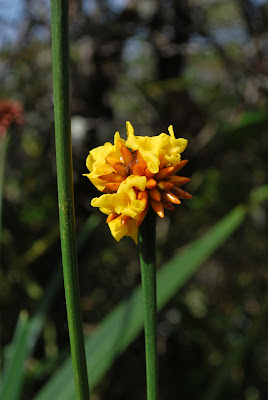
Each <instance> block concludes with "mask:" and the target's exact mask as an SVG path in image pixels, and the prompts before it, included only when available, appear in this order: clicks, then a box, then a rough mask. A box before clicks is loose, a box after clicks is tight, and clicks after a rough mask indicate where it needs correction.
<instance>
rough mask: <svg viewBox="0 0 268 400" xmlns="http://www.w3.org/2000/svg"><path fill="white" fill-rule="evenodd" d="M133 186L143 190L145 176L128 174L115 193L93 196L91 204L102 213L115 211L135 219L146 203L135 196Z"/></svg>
mask: <svg viewBox="0 0 268 400" xmlns="http://www.w3.org/2000/svg"><path fill="white" fill-rule="evenodd" d="M134 186H135V187H137V188H138V189H140V190H141V191H143V190H144V189H145V186H146V177H145V176H137V175H130V176H128V177H127V179H126V180H125V181H124V182H122V183H121V185H120V187H119V189H118V191H117V193H112V194H103V195H102V196H100V197H95V198H94V199H92V201H91V205H92V206H93V207H99V209H100V211H101V212H103V213H104V214H110V213H112V212H115V213H117V214H124V215H128V216H129V217H131V218H134V219H137V218H138V216H139V214H140V213H141V212H142V211H143V210H144V208H145V206H146V204H145V202H144V201H143V200H139V199H137V198H136V193H135V190H134V189H133V187H134Z"/></svg>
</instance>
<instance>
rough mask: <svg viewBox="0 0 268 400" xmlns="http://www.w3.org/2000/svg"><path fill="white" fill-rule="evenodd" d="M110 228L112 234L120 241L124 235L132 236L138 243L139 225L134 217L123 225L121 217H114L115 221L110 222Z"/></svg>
mask: <svg viewBox="0 0 268 400" xmlns="http://www.w3.org/2000/svg"><path fill="white" fill-rule="evenodd" d="M108 225H109V228H110V231H111V234H112V235H113V237H114V238H115V240H117V242H119V240H120V239H122V237H123V236H130V237H132V239H133V240H134V242H135V243H136V244H137V243H138V227H137V224H136V222H135V221H134V220H133V219H130V220H128V222H127V223H126V225H124V226H122V224H121V217H118V218H116V219H114V220H113V221H111V222H109V224H108Z"/></svg>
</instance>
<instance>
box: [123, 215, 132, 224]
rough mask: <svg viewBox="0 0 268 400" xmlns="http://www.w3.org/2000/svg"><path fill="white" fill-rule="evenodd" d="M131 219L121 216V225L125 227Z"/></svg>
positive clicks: (127, 216)
mask: <svg viewBox="0 0 268 400" xmlns="http://www.w3.org/2000/svg"><path fill="white" fill-rule="evenodd" d="M129 219H130V216H129V215H125V214H121V225H122V226H125V225H126V223H127V221H128V220H129Z"/></svg>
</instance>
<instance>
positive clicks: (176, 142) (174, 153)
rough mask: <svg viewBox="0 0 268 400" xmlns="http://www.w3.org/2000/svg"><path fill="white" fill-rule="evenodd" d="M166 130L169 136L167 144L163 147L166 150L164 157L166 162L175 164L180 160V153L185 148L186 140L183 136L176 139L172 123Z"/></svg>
mask: <svg viewBox="0 0 268 400" xmlns="http://www.w3.org/2000/svg"><path fill="white" fill-rule="evenodd" d="M168 132H169V134H170V138H169V143H168V145H166V146H165V147H164V150H165V152H166V154H165V158H166V160H167V161H168V162H170V163H172V164H176V163H178V162H180V159H181V156H180V155H181V153H182V152H183V151H184V150H185V149H186V146H187V143H188V141H187V140H186V139H183V138H179V139H176V138H175V135H174V130H173V126H172V125H170V126H169V127H168Z"/></svg>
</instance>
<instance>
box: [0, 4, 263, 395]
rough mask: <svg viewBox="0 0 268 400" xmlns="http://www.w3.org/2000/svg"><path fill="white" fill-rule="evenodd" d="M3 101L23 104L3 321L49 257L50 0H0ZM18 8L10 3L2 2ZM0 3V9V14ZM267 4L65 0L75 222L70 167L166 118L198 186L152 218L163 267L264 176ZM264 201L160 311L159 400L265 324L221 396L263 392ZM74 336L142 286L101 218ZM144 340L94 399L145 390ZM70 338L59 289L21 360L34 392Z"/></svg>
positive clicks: (87, 248)
mask: <svg viewBox="0 0 268 400" xmlns="http://www.w3.org/2000/svg"><path fill="white" fill-rule="evenodd" d="M0 3H2V4H0V5H1V10H2V11H0V23H1V25H2V27H3V29H4V33H3V35H2V38H1V47H0V57H1V59H0V60H1V64H0V84H1V92H0V93H1V98H13V99H16V100H19V101H20V102H21V103H22V104H23V106H24V108H25V117H26V120H27V124H26V125H25V126H24V127H23V128H18V129H13V130H12V132H11V131H10V132H9V135H10V143H9V148H8V154H7V160H6V167H5V189H4V199H3V200H4V202H3V207H4V215H3V232H2V250H1V271H0V305H1V310H2V321H4V325H3V326H4V329H2V334H1V345H2V346H6V345H7V344H8V343H9V342H10V341H11V339H12V336H13V331H14V327H15V324H16V321H17V318H18V314H19V311H20V310H21V309H27V310H28V311H29V313H30V314H31V313H32V312H33V310H34V308H35V306H36V304H37V302H38V300H39V298H40V297H41V296H42V294H43V293H44V288H45V285H46V283H47V281H48V277H49V276H50V275H51V274H52V275H53V273H55V272H54V271H55V269H56V268H58V267H57V262H58V260H59V258H60V242H59V234H58V210H57V189H56V168H55V149H54V126H53V97H52V72H51V48H50V15H49V4H48V2H47V1H42V0H41V1H38V2H35V1H33V0H32V1H31V0H25V1H21V2H14V3H16V4H17V7H18V9H16V8H15V9H12V10H13V11H12V12H11V11H10V13H9V14H7V13H6V10H7V8H8V7H11V8H12V7H13V6H10V5H9V4H10V2H7V1H1V2H0ZM14 7H15V6H14ZM1 13H2V14H1ZM267 21H268V4H267V2H265V1H261V0H258V1H257V0H254V1H253V0H237V1H228V0H227V1H223V0H222V1H221V0H218V1H216V0H205V1H197V0H191V1H190V0H189V1H186V0H180V1H175V0H174V1H172V0H167V1H164V0H163V1H153V0H143V1H127V0H125V1H114V2H113V1H105V0H102V1H98V2H97V1H82V0H79V1H78V0H72V1H70V46H71V48H70V57H71V114H72V137H73V162H74V190H75V208H76V225H77V230H78V231H79V230H81V228H82V227H83V225H84V224H85V222H86V220H87V219H88V217H89V216H90V215H91V214H93V213H99V211H98V210H96V209H93V208H92V207H91V206H90V200H91V199H92V197H94V196H96V195H98V192H97V191H96V189H95V188H94V187H93V185H91V183H90V182H89V181H88V179H87V178H85V177H83V176H82V174H83V173H85V172H87V170H86V166H85V160H86V157H87V155H88V152H89V150H91V149H92V148H94V147H96V146H99V145H102V144H103V143H104V142H105V141H112V140H113V134H114V132H115V131H116V130H119V131H120V134H121V135H122V136H123V137H125V136H124V135H125V121H126V120H129V121H130V122H131V123H132V124H133V126H134V129H135V133H136V134H138V135H158V134H160V133H161V132H167V127H168V126H169V125H170V124H172V125H173V126H174V131H175V135H176V137H184V138H186V139H188V141H189V143H188V147H187V149H186V150H185V152H184V153H183V158H188V159H190V162H189V163H188V164H187V166H186V167H185V168H184V170H183V175H185V176H190V177H191V178H192V181H191V182H190V183H189V184H187V186H186V187H185V189H186V190H188V191H189V192H190V193H192V194H193V195H194V199H193V200H191V201H184V202H183V204H182V206H179V207H177V208H176V212H175V213H174V214H171V213H167V215H166V217H165V219H164V220H159V221H158V223H159V225H158V259H159V265H160V266H161V264H163V263H164V262H165V261H166V260H168V259H170V258H171V257H172V256H173V255H174V254H175V253H176V251H177V250H178V248H179V247H181V246H184V245H186V244H187V243H189V242H190V241H192V240H194V239H196V238H198V237H200V236H202V235H203V234H204V233H205V232H206V231H207V230H208V229H209V227H211V226H212V225H213V224H215V223H216V222H217V221H219V220H220V219H221V218H222V217H223V216H224V215H225V214H226V213H228V212H229V211H230V210H232V209H233V208H234V207H235V206H236V205H237V204H239V203H241V202H242V203H245V202H247V201H248V199H249V196H250V192H251V190H252V189H254V188H257V187H259V186H261V185H264V184H265V183H267V171H268V162H267V155H268V154H267V149H268V147H267V146H268V135H267V122H268V114H267V109H268V107H267V92H268V30H267ZM267 259H268V250H267V204H264V203H261V204H258V205H256V206H255V207H253V208H252V211H251V212H250V214H249V216H248V217H247V220H246V221H245V223H243V225H241V227H240V228H239V230H238V231H237V232H236V233H235V234H234V235H233V236H232V237H230V238H229V239H228V240H227V241H226V243H225V244H224V246H222V247H221V248H220V249H219V250H218V251H217V252H216V253H215V254H214V255H213V256H212V257H211V258H210V259H209V261H207V262H206V263H205V264H204V265H203V266H202V268H201V269H200V270H199V272H198V273H197V274H195V276H194V277H193V278H192V279H191V280H190V282H188V283H187V285H186V286H185V287H184V288H183V290H181V291H180V292H179V293H178V294H177V295H176V296H175V297H174V298H173V299H172V301H170V303H169V304H168V305H167V306H166V307H165V309H164V310H163V311H161V313H160V314H159V321H158V345H159V375H160V400H167V399H168V400H177V399H179V398H180V399H187V400H192V399H193V400H195V399H199V398H200V397H202V396H203V395H204V396H205V394H206V393H207V392H208V391H209V388H210V385H211V382H212V378H214V377H215V374H217V371H218V370H220V367H221V365H222V363H223V360H224V358H225V356H226V354H227V353H228V352H229V351H230V349H231V348H232V346H234V345H235V344H236V343H240V341H241V339H243V338H244V337H247V334H248V332H249V329H250V328H251V327H252V326H254V325H255V324H257V323H258V321H260V319H261V321H262V323H261V324H259V325H258V328H257V329H256V330H255V331H254V337H253V339H252V340H251V341H250V342H249V343H248V344H247V342H246V345H245V346H244V347H243V349H242V351H241V354H240V353H239V357H238V361H233V362H231V363H230V365H228V366H227V368H228V371H229V373H230V377H229V378H228V379H227V380H226V383H225V384H224V385H223V386H222V387H221V389H220V391H219V393H218V394H217V397H216V398H217V399H219V400H223V399H230V400H231V399H235V400H238V399H245V400H260V399H266V398H267V395H268V342H267V329H268V321H267V318H266V317H265V313H266V309H265V307H264V303H265V301H266V303H267V286H268V285H267V283H268V272H267V266H268V265H267ZM78 262H79V274H80V288H81V298H82V313H83V322H84V328H85V332H91V331H93V330H94V328H95V327H96V326H97V325H98V324H99V322H100V321H101V320H102V318H103V317H104V316H105V315H107V313H109V311H111V310H112V309H113V308H114V306H115V305H116V304H118V303H119V302H120V301H121V300H122V299H123V298H125V297H126V296H127V295H129V293H130V292H131V290H132V288H134V287H135V286H136V285H137V284H138V283H139V282H140V271H139V263H138V253H137V247H136V245H135V244H134V243H133V242H132V241H131V239H130V238H123V239H122V240H121V241H120V243H116V242H115V240H114V239H113V238H112V236H111V235H110V233H109V229H108V227H107V225H106V224H105V216H104V215H101V218H100V223H99V225H98V226H97V228H96V230H95V231H94V234H93V235H92V236H91V237H90V238H89V239H88V240H87V242H86V244H85V245H84V246H83V248H82V250H81V251H80V252H79V260H78ZM143 340H144V339H143V335H140V336H139V338H138V339H137V340H135V341H134V342H133V343H132V344H131V346H130V347H129V348H128V350H127V351H126V352H125V353H124V354H123V355H122V356H120V357H119V358H118V359H117V360H116V362H115V363H114V365H113V366H112V368H111V369H110V370H109V372H108V373H107V374H106V375H105V377H104V379H103V380H102V381H101V383H100V384H99V385H98V387H97V389H96V391H95V395H94V397H93V399H94V400H106V399H109V400H110V399H111V400H113V399H116V400H120V399H122V400H125V399H128V400H132V399H133V400H134V399H143V398H145V371H144V342H143ZM67 346H68V330H67V324H66V312H65V300H64V291H63V286H62V283H61V284H60V286H59V289H58V291H57V295H56V296H55V298H54V301H53V306H52V307H51V309H50V310H49V313H48V315H47V319H46V323H45V326H44V330H43V332H42V334H41V336H40V339H39V341H38V343H37V346H36V348H35V351H34V353H33V355H32V358H31V359H30V360H28V363H27V379H26V381H25V384H24V389H23V392H24V396H23V399H31V398H32V397H33V396H34V394H35V393H36V391H37V390H38V389H39V388H40V386H41V385H42V384H43V383H44V382H45V381H46V379H47V378H48V377H49V376H51V374H53V372H54V371H55V369H56V368H57V366H58V365H60V363H61V361H62V360H63V358H64V357H65V354H66V351H65V349H66V348H67Z"/></svg>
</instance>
